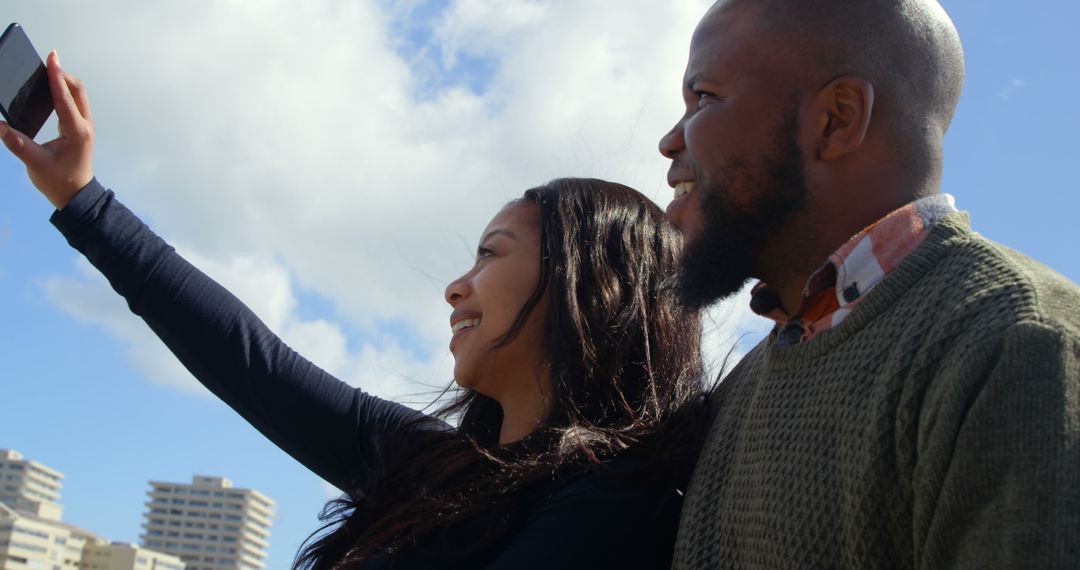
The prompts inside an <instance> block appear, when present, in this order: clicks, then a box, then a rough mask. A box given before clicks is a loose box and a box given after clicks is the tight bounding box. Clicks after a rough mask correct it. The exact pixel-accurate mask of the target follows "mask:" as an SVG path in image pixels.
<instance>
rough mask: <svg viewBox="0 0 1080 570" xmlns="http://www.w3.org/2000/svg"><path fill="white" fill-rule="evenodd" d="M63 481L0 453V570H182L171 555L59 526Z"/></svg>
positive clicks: (54, 473) (11, 454) (43, 468)
mask: <svg viewBox="0 0 1080 570" xmlns="http://www.w3.org/2000/svg"><path fill="white" fill-rule="evenodd" d="M63 477H64V475H63V473H60V472H59V471H57V470H55V469H52V468H50V467H47V466H45V465H42V464H40V463H37V462H35V461H29V460H26V459H24V458H23V456H22V455H21V454H20V453H19V452H17V451H13V450H10V449H0V570H185V568H184V563H183V561H181V560H180V559H179V558H178V557H176V556H171V555H168V554H164V553H160V552H153V551H150V550H147V549H142V548H139V547H137V546H134V545H131V544H123V543H110V542H109V541H108V540H106V539H105V538H103V537H101V536H99V535H97V534H94V533H93V532H90V531H88V530H85V529H82V528H79V527H77V526H75V525H72V524H68V523H65V522H62V521H61V520H60V515H61V513H62V510H63V509H62V508H61V506H60V504H59V502H58V501H59V500H60V487H61V485H60V480H61V479H63ZM132 507H134V505H132Z"/></svg>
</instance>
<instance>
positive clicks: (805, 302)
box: [750, 194, 958, 346]
mask: <svg viewBox="0 0 1080 570" xmlns="http://www.w3.org/2000/svg"><path fill="white" fill-rule="evenodd" d="M956 211H958V210H957V209H956V202H955V200H954V199H953V197H952V196H951V195H949V194H936V195H934V196H927V197H926V198H921V199H919V200H916V201H914V202H912V203H910V204H908V205H906V206H904V207H902V208H900V209H898V210H895V211H893V212H892V213H890V214H889V215H887V216H885V217H884V218H882V219H880V220H878V221H876V222H874V223H873V224H871V225H870V226H869V227H867V228H866V229H864V230H863V231H861V232H859V233H858V234H857V235H856V236H855V237H853V238H851V239H850V240H848V241H847V243H845V244H844V245H842V246H841V247H840V249H838V250H836V252H835V253H833V254H832V255H830V256H829V260H828V261H827V262H825V264H824V265H822V266H821V268H820V269H818V270H817V271H816V272H814V274H813V275H811V276H810V279H809V280H808V281H807V282H806V287H805V288H804V289H803V299H802V304H801V305H800V307H799V310H798V311H796V312H795V314H793V315H788V314H787V313H786V312H785V311H784V309H783V307H781V306H780V297H779V296H777V294H776V292H775V291H774V290H772V289H770V288H769V286H768V285H767V284H765V283H764V282H759V283H758V284H757V285H755V286H754V288H753V289H752V290H751V293H750V308H751V309H752V310H753V311H754V312H755V313H757V314H759V315H761V316H763V317H768V318H770V319H772V320H773V321H776V326H775V327H774V329H773V331H774V332H775V333H776V340H777V344H779V345H780V346H791V345H795V344H799V343H801V342H806V341H808V340H810V339H812V338H814V336H816V335H817V334H818V333H820V332H821V331H824V330H828V329H830V328H832V327H835V326H836V325H838V324H840V322H841V321H843V320H844V317H846V316H848V315H850V314H851V312H852V311H854V310H855V307H856V306H857V305H858V304H859V301H861V300H862V299H863V297H865V296H866V294H867V293H869V292H870V290H871V289H873V288H874V286H875V285H877V284H878V283H880V282H881V280H882V279H884V278H885V276H886V275H888V274H889V272H890V271H892V270H893V268H895V267H896V266H897V265H898V264H899V263H900V261H901V260H902V259H904V257H905V256H907V254H909V253H911V252H912V251H914V250H915V248H916V247H918V246H919V244H921V243H922V242H923V240H924V239H926V236H927V234H928V233H929V232H930V228H932V227H933V225H934V224H935V223H937V221H938V220H940V219H941V218H943V217H945V216H946V215H947V214H951V213H953V212H956Z"/></svg>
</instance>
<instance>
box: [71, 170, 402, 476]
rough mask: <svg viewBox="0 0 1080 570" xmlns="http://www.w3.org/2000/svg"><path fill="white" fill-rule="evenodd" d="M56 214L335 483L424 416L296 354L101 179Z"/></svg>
mask: <svg viewBox="0 0 1080 570" xmlns="http://www.w3.org/2000/svg"><path fill="white" fill-rule="evenodd" d="M52 222H53V224H54V225H56V227H57V228H58V229H60V231H61V232H62V233H63V234H64V236H65V237H66V238H67V240H68V243H70V244H71V246H72V247H74V248H75V249H77V250H79V251H80V252H81V253H83V254H84V255H85V256H86V257H87V259H89V260H90V263H92V264H93V265H94V266H95V267H97V268H98V269H99V270H100V271H101V272H102V274H104V275H105V277H106V278H108V280H109V283H110V284H111V285H112V286H113V289H115V290H116V291H117V292H118V293H120V294H121V295H122V296H123V297H124V298H125V299H126V300H127V302H128V306H129V307H130V308H131V310H132V312H134V313H135V314H136V315H139V316H140V317H142V318H143V319H144V320H145V321H146V323H147V324H148V325H150V328H151V329H153V330H154V332H155V333H157V335H158V337H160V338H161V340H162V341H164V342H165V344H166V345H167V346H168V347H169V349H170V350H172V352H173V354H175V355H176V356H177V358H179V359H180V361H181V362H182V363H183V364H184V366H185V367H187V369H188V370H190V371H191V373H192V374H193V375H195V377H196V378H198V379H199V381H200V382H202V383H203V384H204V385H205V386H206V387H207V388H209V389H210V391H212V392H213V393H214V394H216V395H217V396H218V397H220V398H221V399H222V400H223V401H225V403H227V404H228V405H229V406H231V407H232V408H233V409H235V410H236V411H237V412H238V413H239V414H240V415H241V416H243V417H244V418H245V419H246V420H248V421H249V422H250V423H251V424H252V425H253V426H255V427H256V428H257V429H258V430H259V431H260V432H262V433H263V434H264V435H266V436H267V437H268V438H270V440H271V441H273V442H274V443H275V444H277V445H278V446H279V447H281V448H282V449H284V450H285V451H286V452H288V453H289V454H290V455H292V456H293V457H295V458H296V459H297V460H299V461H300V462H302V463H303V464H304V465H306V466H308V467H309V468H310V469H311V470H312V471H315V472H316V473H318V474H319V475H320V476H322V477H323V478H325V479H326V480H328V481H330V482H331V483H334V484H335V485H338V486H339V487H341V488H348V485H350V484H355V483H357V482H360V481H363V480H365V479H366V475H367V474H368V473H370V467H371V460H372V458H373V454H374V451H375V449H374V447H373V442H374V439H375V438H377V437H378V435H379V434H380V433H383V432H385V431H386V430H387V429H392V428H394V427H397V426H401V425H403V424H405V423H407V422H410V421H413V420H417V419H421V418H422V416H421V415H420V414H419V413H418V412H415V411H413V410H411V409H409V408H407V407H405V406H401V405H399V404H395V403H392V402H387V401H384V400H380V399H379V398H376V397H374V396H371V395H369V394H366V393H364V392H363V391H361V390H358V389H355V388H353V387H351V386H349V385H347V384H345V383H344V382H341V381H340V380H338V379H336V378H334V377H333V376H331V375H329V374H327V373H326V372H324V371H323V370H321V369H319V367H317V366H315V365H314V364H312V363H311V362H309V361H308V360H306V359H304V358H303V357H301V356H300V355H298V354H297V353H296V352H294V351H293V350H292V349H291V348H289V347H288V346H287V345H286V344H285V343H284V342H283V341H282V340H281V339H280V338H278V337H277V336H276V335H275V334H274V333H273V332H271V331H270V329H269V328H267V327H266V325H265V324H263V322H262V321H261V320H259V318H258V317H257V316H255V314H254V313H253V312H252V311H251V310H250V309H248V307H247V306H245V305H244V304H243V303H242V302H240V300H239V299H237V298H236V297H234V296H233V295H232V294H231V293H229V292H228V291H227V290H226V289H225V288H223V287H222V286H220V285H219V284H218V283H216V282H215V281H214V280H212V279H210V278H209V277H208V276H206V275H205V274H203V273H202V272H201V271H199V270H198V269H197V268H195V267H194V266H192V265H191V264H190V263H188V262H187V261H186V260H185V259H184V258H182V257H181V256H180V255H178V254H177V253H176V252H175V251H174V250H173V248H172V247H170V246H169V245H168V244H167V243H165V241H164V240H162V239H161V238H160V237H158V236H157V235H156V234H155V233H154V232H153V231H151V230H150V228H148V227H147V226H146V225H145V224H143V223H142V222H141V221H140V220H139V219H138V218H137V217H136V216H135V215H134V214H133V213H131V211H129V210H128V209H127V208H126V207H124V205H123V204H121V203H120V202H119V201H117V200H116V198H115V196H114V195H113V193H112V192H110V191H108V190H105V189H104V188H103V187H102V186H101V185H100V184H98V182H97V181H96V180H94V181H92V182H91V183H90V184H89V185H88V186H87V187H86V188H84V189H83V190H82V191H81V192H79V193H78V195H76V197H75V198H74V199H73V200H72V201H71V202H70V203H69V204H68V205H67V206H66V207H65V208H64V209H63V210H60V211H58V212H56V213H55V214H53V217H52Z"/></svg>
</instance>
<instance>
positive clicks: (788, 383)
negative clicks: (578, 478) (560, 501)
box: [674, 214, 1080, 569]
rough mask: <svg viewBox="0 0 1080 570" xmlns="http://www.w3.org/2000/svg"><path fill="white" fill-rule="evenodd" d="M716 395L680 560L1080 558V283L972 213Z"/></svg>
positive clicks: (727, 563)
mask: <svg viewBox="0 0 1080 570" xmlns="http://www.w3.org/2000/svg"><path fill="white" fill-rule="evenodd" d="M712 405H713V408H714V413H715V420H714V423H713V425H712V427H711V428H710V432H709V438H708V441H707V443H706V444H705V447H704V449H703V450H702V454H701V457H700V459H699V461H698V465H697V467H696V469H695V472H694V476H693V479H692V481H691V484H690V487H689V489H688V492H687V497H686V502H685V505H684V507H683V514H682V521H681V524H680V528H679V539H678V543H677V545H676V553H675V564H674V567H675V568H679V569H683V568H738V569H754V568H859V569H868V568H1080V289H1078V288H1077V286H1076V285H1075V284H1073V283H1072V282H1070V281H1068V280H1067V279H1065V278H1063V277H1061V276H1060V275H1058V274H1056V273H1054V272H1053V271H1051V270H1049V269H1047V268H1046V267H1044V266H1042V265H1040V264H1038V263H1036V262H1034V261H1032V260H1030V259H1028V258H1026V257H1024V256H1023V255H1020V254H1018V253H1016V252H1014V251H1012V250H1009V249H1007V248H1005V247H1002V246H1000V245H997V244H994V243H992V242H990V241H987V240H986V239H984V238H982V237H981V236H979V235H977V234H975V233H973V232H972V231H971V230H970V229H969V226H968V220H967V215H966V214H954V215H950V216H948V217H946V218H945V219H944V220H942V221H941V222H939V223H938V224H937V225H936V226H935V227H934V229H933V230H932V231H931V233H930V235H929V237H928V238H927V239H926V241H925V242H924V243H923V244H922V245H920V246H919V247H918V249H916V250H915V251H914V252H913V253H912V254H910V255H909V256H908V257H907V258H905V259H904V261H903V262H902V263H901V264H900V266H899V267H897V268H896V269H895V270H894V271H893V273H891V274H890V275H889V276H888V277H886V279H885V280H884V281H882V282H881V283H880V284H879V285H877V287H876V288H874V289H873V290H872V291H871V292H870V293H869V294H868V295H867V297H866V298H865V299H864V300H863V301H862V302H861V304H860V305H859V307H858V308H857V309H856V310H855V312H854V313H852V314H851V315H850V316H848V317H847V318H846V319H845V320H844V321H843V322H842V323H841V324H840V325H838V326H837V327H836V328H834V329H832V330H828V331H825V332H823V333H821V334H820V335H819V336H818V337H815V338H814V339H812V340H810V341H809V342H807V343H805V344H802V345H797V346H793V347H779V346H777V345H776V343H775V340H774V338H771V337H770V338H767V339H765V340H764V341H762V343H761V344H759V345H758V346H757V347H756V348H755V349H754V350H753V351H752V352H751V353H750V354H749V355H747V357H746V358H745V359H743V361H742V362H740V363H739V365H738V366H737V367H736V368H735V369H734V370H733V371H732V372H731V374H729V375H728V377H727V378H726V379H725V380H724V381H723V382H722V383H721V384H720V386H719V387H718V388H717V390H716V392H715V394H714V396H713V398H712Z"/></svg>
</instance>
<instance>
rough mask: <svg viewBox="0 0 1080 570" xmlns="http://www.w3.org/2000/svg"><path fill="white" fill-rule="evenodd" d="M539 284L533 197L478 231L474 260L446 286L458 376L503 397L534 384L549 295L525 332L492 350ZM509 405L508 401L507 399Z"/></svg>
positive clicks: (465, 385)
mask: <svg viewBox="0 0 1080 570" xmlns="http://www.w3.org/2000/svg"><path fill="white" fill-rule="evenodd" d="M539 282H540V208H539V206H537V205H536V204H533V203H521V204H513V205H510V206H507V207H506V208H503V209H502V210H501V211H500V212H499V213H498V214H496V215H495V217H494V218H492V219H491V222H490V223H488V225H487V228H485V229H484V233H483V234H481V238H480V244H479V247H478V248H477V253H476V262H475V263H474V264H473V267H472V269H470V270H469V272H468V273H466V274H464V275H462V276H461V277H459V278H457V279H456V280H455V281H454V282H453V283H451V284H450V285H449V286H447V288H446V302H448V303H450V306H451V307H453V308H454V310H453V312H452V313H451V315H450V326H451V330H452V336H451V338H450V352H451V353H453V355H454V379H455V381H456V382H457V383H458V385H460V386H461V387H463V388H469V389H472V390H475V391H477V392H479V393H481V394H483V395H485V396H488V397H490V398H494V399H495V400H498V401H500V402H503V401H504V400H505V399H511V398H515V397H518V396H520V395H523V394H521V393H520V392H521V391H523V390H524V391H532V390H535V389H536V388H537V386H536V384H537V383H536V382H534V381H532V380H533V379H535V378H537V371H538V370H539V369H540V368H541V367H542V365H543V364H544V363H545V361H544V360H545V359H544V357H543V350H542V339H543V326H544V317H545V315H546V314H547V310H548V305H547V294H546V292H545V294H544V296H543V298H541V300H540V302H539V303H538V304H537V305H536V307H535V308H534V309H533V310H532V312H531V314H530V315H529V318H528V319H527V320H526V322H525V326H524V327H523V328H522V329H521V332H520V333H519V334H518V335H517V336H516V337H515V338H514V340H512V341H511V342H509V343H508V344H506V345H504V346H501V347H499V348H497V349H493V348H494V347H495V345H496V344H498V342H499V341H500V340H501V339H502V338H503V336H504V335H505V334H506V333H507V332H508V331H509V330H510V329H511V327H512V326H513V324H514V320H515V319H516V318H517V315H518V313H519V312H520V311H521V309H522V307H523V306H524V305H525V303H526V301H528V299H529V297H530V296H531V295H532V293H533V291H535V290H536V286H537V284H538V283H539ZM504 406H505V404H504Z"/></svg>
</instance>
